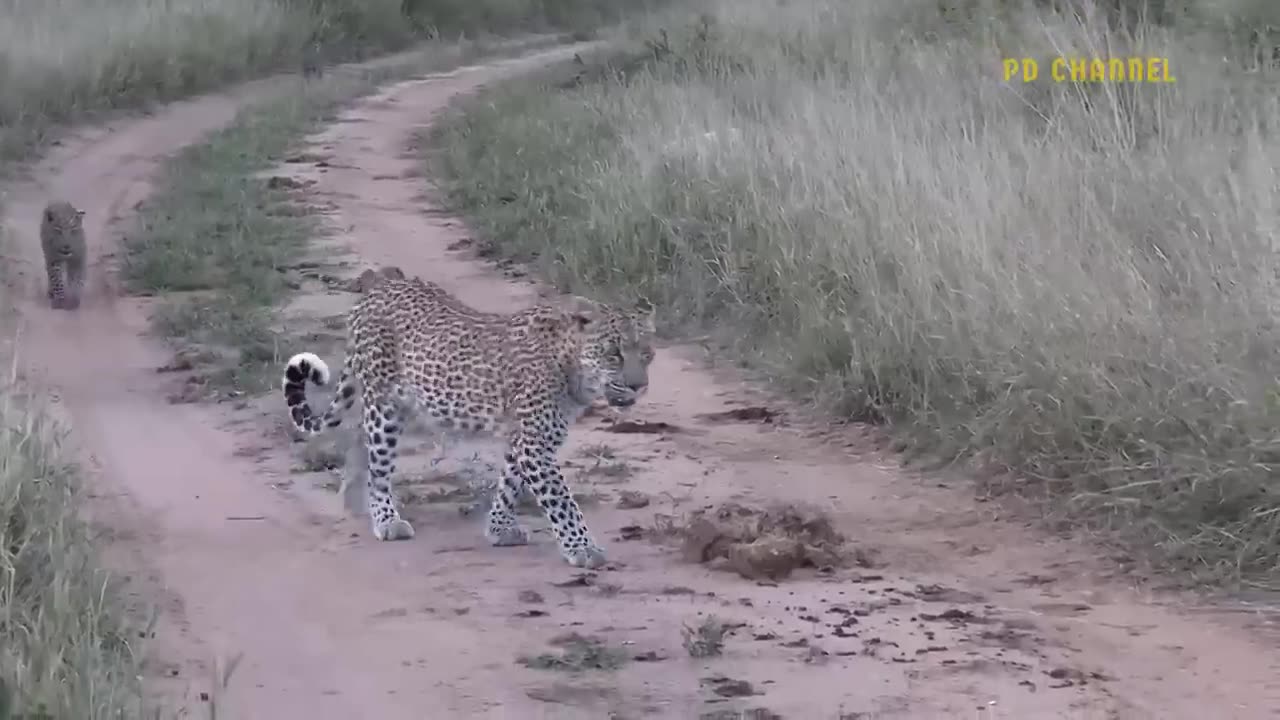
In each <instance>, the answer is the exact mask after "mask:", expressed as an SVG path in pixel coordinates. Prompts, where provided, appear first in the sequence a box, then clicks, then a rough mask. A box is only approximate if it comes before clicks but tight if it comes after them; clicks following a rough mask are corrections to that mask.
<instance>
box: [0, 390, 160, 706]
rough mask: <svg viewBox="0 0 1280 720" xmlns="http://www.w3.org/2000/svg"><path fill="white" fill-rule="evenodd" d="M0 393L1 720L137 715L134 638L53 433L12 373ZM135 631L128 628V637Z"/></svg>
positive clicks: (73, 477) (73, 474)
mask: <svg viewBox="0 0 1280 720" xmlns="http://www.w3.org/2000/svg"><path fill="white" fill-rule="evenodd" d="M4 380H5V385H4V388H3V392H0V718H5V719H6V720H7V719H8V718H23V719H24V720H53V718H85V719H86V720H98V719H99V718H102V719H104V720H105V719H106V718H135V717H142V712H143V711H142V705H141V695H140V688H139V683H138V669H139V666H138V662H137V658H136V657H135V654H134V650H133V647H132V646H131V643H132V642H134V640H133V638H137V637H139V635H138V634H137V633H136V632H135V633H130V632H128V631H127V629H126V625H125V624H124V622H123V621H122V617H123V616H122V613H121V608H120V607H119V606H118V605H117V604H116V597H117V596H116V594H115V592H114V588H112V587H111V586H110V585H109V583H110V579H109V578H108V576H107V575H106V574H105V573H103V572H101V571H100V570H99V569H98V565H97V558H96V557H95V553H94V552H93V551H92V549H91V548H92V543H91V540H90V537H89V531H88V528H87V526H86V525H85V523H84V522H83V521H82V520H81V518H79V517H78V516H77V515H76V510H77V508H78V507H79V497H80V494H81V491H80V487H79V482H78V476H77V474H76V470H75V468H74V467H72V466H70V465H67V464H66V463H65V462H64V461H63V460H62V459H61V458H60V456H59V452H58V448H57V434H58V432H59V430H58V428H56V427H55V426H54V425H53V424H52V423H51V422H50V420H49V417H48V416H47V415H46V414H44V413H43V412H42V411H41V408H40V407H39V405H38V401H36V400H35V399H33V398H30V397H27V396H23V395H21V394H20V393H19V392H18V390H17V387H16V386H15V384H14V381H15V374H14V373H13V372H8V373H6V376H5V378H4ZM136 629H137V628H135V630H136Z"/></svg>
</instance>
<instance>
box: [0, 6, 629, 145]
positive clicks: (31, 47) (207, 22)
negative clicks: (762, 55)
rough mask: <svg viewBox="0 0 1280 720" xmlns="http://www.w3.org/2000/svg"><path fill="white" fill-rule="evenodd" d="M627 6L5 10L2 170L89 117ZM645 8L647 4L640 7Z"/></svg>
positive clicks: (581, 22)
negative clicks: (309, 64)
mask: <svg viewBox="0 0 1280 720" xmlns="http://www.w3.org/2000/svg"><path fill="white" fill-rule="evenodd" d="M635 4H636V3H635V2H627V0H39V2H32V1H31V0H0V166H2V165H3V164H4V163H6V162H12V161H13V160H15V159H18V158H21V157H25V156H27V155H28V154H29V153H31V152H34V151H35V150H38V149H39V148H40V147H41V145H42V143H43V142H45V141H47V140H48V139H50V138H51V137H52V135H53V134H54V133H56V131H57V129H58V127H59V126H60V125H62V124H64V123H67V122H70V121H79V120H83V119H84V118H85V117H86V116H87V115H88V114H90V113H95V112H100V111H106V110H115V109H122V108H132V107H136V106H139V105H143V104H145V103H148V102H153V101H159V100H167V99H173V98H178V97H182V96H186V95H191V94H193V93H197V92H201V91H204V90H209V89H212V88H215V87H219V86H222V85H225V84H227V83H230V82H234V81H237V80H243V79H247V78H250V77H255V76H259V75H263V74H266V73H268V72H271V71H276V70H297V69H298V68H299V67H300V65H301V62H302V58H303V53H304V52H307V51H308V48H309V47H312V46H313V45H314V46H316V47H318V48H319V51H320V55H321V57H322V58H324V59H325V60H326V61H333V62H336V61H345V60H356V59H362V58H366V57H371V56H373V55H377V54H380V53H386V52H389V51H393V50H399V49H403V48H407V47H409V46H410V45H412V44H413V43H415V42H420V41H422V40H426V39H430V38H439V39H447V40H456V39H458V38H459V37H461V36H465V37H468V38H471V39H475V38H476V37H477V36H481V35H485V34H493V35H510V34H515V33H520V32H538V33H547V32H571V33H577V34H578V35H580V36H584V35H586V34H589V33H590V32H592V31H593V30H594V28H596V27H599V26H600V25H601V24H604V23H609V22H613V21H615V20H616V19H617V18H618V17H619V15H620V12H621V11H623V10H628V11H630V10H632V9H634V8H632V7H630V6H632V5H635ZM645 5H646V2H640V3H639V6H640V7H644V6H645Z"/></svg>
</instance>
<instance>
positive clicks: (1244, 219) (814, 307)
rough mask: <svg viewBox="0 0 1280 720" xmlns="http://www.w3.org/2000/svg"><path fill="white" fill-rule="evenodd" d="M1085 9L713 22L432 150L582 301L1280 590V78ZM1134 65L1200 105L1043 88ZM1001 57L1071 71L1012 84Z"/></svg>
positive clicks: (1222, 50)
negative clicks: (695, 339)
mask: <svg viewBox="0 0 1280 720" xmlns="http://www.w3.org/2000/svg"><path fill="white" fill-rule="evenodd" d="M958 4H959V5H966V6H968V13H967V14H964V15H963V16H959V17H958V16H957V15H956V14H955V13H953V12H951V11H949V10H947V9H946V8H943V9H941V10H940V9H939V8H940V6H946V5H958ZM1068 4H1069V3H1059V5H1068ZM1070 4H1072V5H1074V7H1076V8H1084V9H1085V10H1084V11H1082V12H1071V13H1068V12H1065V11H1064V12H1056V11H1053V10H1051V9H1046V8H1044V7H1039V6H1030V5H1027V6H1025V7H1023V6H1021V4H1018V3H999V5H1004V6H1005V7H1003V8H998V7H997V5H998V4H997V3H993V2H976V1H975V2H969V3H938V2H936V1H929V0H902V1H900V2H894V3H856V2H844V1H842V0H721V1H718V2H717V1H713V2H709V3H707V4H706V14H705V15H704V16H703V17H702V18H701V19H692V18H688V17H677V16H673V15H667V16H665V17H664V18H661V19H660V22H658V21H655V24H654V25H651V26H650V27H649V28H648V29H647V30H645V36H646V37H647V38H648V45H649V50H648V52H649V53H650V54H651V56H652V57H654V58H657V59H656V60H651V61H650V62H649V63H648V64H647V65H646V66H645V67H644V69H641V70H637V71H633V72H630V73H627V74H618V73H613V74H610V73H603V74H602V75H603V77H604V78H605V79H603V80H599V81H596V82H587V83H586V84H585V85H582V86H581V87H577V88H574V89H556V88H557V87H560V88H563V87H565V84H563V83H560V84H559V85H558V86H556V85H547V86H544V87H529V86H528V85H527V84H526V85H525V86H524V87H520V88H506V89H503V90H499V91H497V92H495V93H492V94H490V95H489V96H487V97H485V98H483V99H482V100H480V101H477V102H474V103H471V104H469V105H467V106H466V107H464V108H463V112H462V113H461V114H459V115H458V116H457V117H455V118H454V119H453V120H452V121H451V122H449V123H446V124H445V125H444V126H443V127H444V129H443V130H442V131H441V133H440V134H439V135H437V137H436V138H435V140H436V142H435V143H434V145H435V146H436V147H437V148H438V152H437V154H436V161H437V162H438V167H440V168H441V169H443V170H444V172H445V173H446V174H447V175H448V176H450V177H451V178H452V182H451V183H450V184H449V187H448V190H449V193H450V195H451V197H452V198H453V199H454V200H455V201H456V202H457V203H458V204H459V205H460V206H461V207H463V208H464V209H467V210H470V211H471V212H472V213H473V214H474V215H476V217H477V221H478V222H479V223H480V225H481V226H482V228H483V229H484V230H486V231H487V234H488V236H489V237H491V238H492V239H493V240H494V241H495V242H496V243H497V244H498V245H499V247H501V248H503V249H505V250H506V251H507V252H509V253H513V254H517V255H521V256H525V257H531V258H537V259H538V261H539V262H540V263H541V265H542V267H543V269H544V270H545V271H546V272H547V273H548V274H549V275H550V276H551V277H552V278H554V279H555V280H556V281H557V282H559V283H560V284H561V285H563V286H568V287H572V288H574V289H575V290H584V289H591V288H595V289H602V290H605V291H607V292H610V293H614V294H626V293H634V292H643V293H644V294H646V295H648V296H649V297H651V298H656V299H660V300H661V301H662V304H663V306H664V308H665V309H666V310H667V312H668V313H669V315H668V318H669V319H670V321H671V322H672V324H673V326H676V327H678V326H686V327H687V326H702V327H703V328H715V329H719V330H720V331H721V335H722V337H723V339H724V340H725V342H726V344H727V345H728V346H729V347H731V348H732V349H733V350H735V351H736V352H737V354H738V356H739V357H741V358H745V359H747V360H749V361H750V362H751V363H752V364H753V365H754V366H755V367H756V368H759V369H763V370H765V371H767V372H768V373H769V374H770V375H771V376H772V377H774V378H775V379H777V380H779V381H781V382H783V383H785V384H786V385H788V386H789V387H790V388H791V389H793V390H795V391H799V392H802V393H804V394H805V395H806V396H807V397H809V398H811V399H812V400H813V401H815V402H817V403H820V404H821V405H823V406H824V407H826V408H827V409H829V410H831V411H834V412H836V413H840V414H842V415H845V416H849V417H854V418H863V419H872V420H883V421H890V422H892V423H893V424H894V426H895V430H896V431H897V433H898V436H899V438H900V439H901V441H902V443H903V445H905V446H907V447H909V448H912V449H914V450H916V451H919V452H922V453H928V454H930V455H932V456H934V457H941V458H943V459H944V460H949V459H961V458H970V459H971V458H975V457H977V458H980V459H982V460H983V461H985V462H986V463H987V467H994V468H996V469H1000V468H1010V469H1012V470H1013V471H1014V472H1012V473H995V474H994V475H995V476H996V477H1000V478H1004V479H1001V480H989V481H988V482H987V485H988V486H989V487H993V488H994V489H1002V490H1016V491H1018V492H1022V493H1024V494H1027V495H1029V496H1032V497H1036V498H1041V499H1045V500H1052V501H1053V502H1050V503H1048V504H1047V505H1046V507H1047V508H1049V509H1051V510H1053V511H1054V512H1055V513H1056V514H1057V516H1058V517H1059V518H1061V519H1063V520H1067V521H1069V522H1072V523H1076V524H1078V525H1081V526H1083V527H1087V528H1093V529H1099V528H1102V529H1109V530H1112V531H1114V533H1115V534H1114V535H1111V536H1110V537H1112V538H1114V539H1117V540H1120V541H1123V542H1127V543H1129V545H1130V547H1131V548H1134V549H1136V550H1139V551H1141V552H1142V553H1143V554H1144V555H1146V556H1148V557H1152V558H1154V559H1156V560H1157V561H1160V562H1163V563H1166V564H1167V565H1169V566H1173V567H1177V568H1181V569H1183V570H1186V571H1189V572H1191V573H1192V574H1193V575H1194V576H1195V577H1196V578H1198V579H1201V580H1235V579H1239V578H1242V577H1248V578H1252V579H1254V580H1258V578H1260V577H1261V578H1267V577H1269V578H1271V579H1276V578H1277V576H1280V485H1278V484H1277V480H1276V477H1277V471H1278V469H1277V467H1278V466H1277V464H1278V463H1280V385H1278V384H1277V378H1280V356H1278V355H1277V351H1276V348H1277V345H1278V341H1280V325H1277V323H1276V322H1275V320H1274V315H1275V312H1276V309H1277V305H1278V303H1277V301H1278V300H1280V283H1278V277H1280V276H1278V274H1277V273H1278V271H1280V256H1278V255H1277V246H1276V240H1275V236H1276V232H1277V229H1280V201H1277V199H1276V198H1277V194H1276V191H1277V177H1278V176H1277V169H1280V139H1278V138H1277V137H1276V134H1277V131H1276V127H1277V126H1276V118H1280V98H1278V97H1277V94H1276V93H1275V91H1274V74H1273V73H1268V72H1267V71H1265V70H1262V71H1259V70H1258V68H1257V67H1256V65H1253V63H1254V60H1255V56H1256V52H1255V51H1256V50H1257V48H1256V42H1254V41H1256V38H1257V36H1256V35H1249V34H1245V36H1246V37H1248V38H1252V40H1251V41H1250V42H1253V43H1254V44H1253V45H1250V43H1246V42H1240V43H1238V44H1237V42H1236V39H1237V38H1240V37H1242V35H1241V34H1240V32H1239V30H1240V25H1239V24H1235V25H1232V24H1228V23H1223V22H1221V16H1217V17H1216V18H1215V16H1213V15H1212V14H1211V13H1209V12H1208V11H1207V10H1203V9H1202V10H1201V11H1198V12H1192V11H1191V10H1195V8H1192V9H1191V10H1185V9H1184V11H1183V12H1182V14H1181V15H1179V16H1177V17H1176V18H1174V20H1175V23H1174V25H1172V26H1165V25H1161V26H1156V25H1153V24H1150V23H1149V22H1148V21H1138V22H1131V23H1129V24H1114V23H1110V22H1108V21H1107V18H1106V17H1105V16H1104V14H1103V13H1102V12H1101V11H1092V10H1090V6H1089V3H1087V2H1076V3H1070ZM1219 5H1221V3H1220V4H1219ZM1008 6H1014V7H1012V8H1010V7H1008ZM1258 8H1259V10H1258V11H1259V12H1274V8H1272V6H1269V5H1259V6H1258ZM1138 16H1140V17H1145V16H1141V14H1138ZM1277 24H1280V23H1277ZM657 25H661V27H662V28H663V29H665V30H666V31H668V32H666V33H665V37H664V35H663V34H662V33H659V32H657V30H658V27H657ZM1131 53H1132V54H1141V55H1156V56H1168V57H1169V58H1170V62H1171V67H1172V71H1173V75H1174V77H1175V78H1176V80H1177V82H1176V83H1175V84H1168V85H1157V84H1146V85H1115V84H1112V85H1103V84H1075V83H1070V82H1067V83H1053V82H1050V81H1048V80H1047V77H1046V76H1047V75H1048V58H1050V57H1052V56H1055V55H1082V56H1097V55H1104V56H1105V55H1109V54H1110V55H1125V54H1131ZM1005 56H1032V57H1039V58H1041V59H1042V61H1043V69H1042V79H1041V81H1038V82H1036V83H1031V84H1022V83H1020V82H1014V83H1006V82H1003V80H1002V77H1001V75H1000V72H1001V59H1002V57H1005Z"/></svg>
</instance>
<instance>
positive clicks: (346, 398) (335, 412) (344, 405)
mask: <svg viewBox="0 0 1280 720" xmlns="http://www.w3.org/2000/svg"><path fill="white" fill-rule="evenodd" d="M307 382H310V383H311V384H313V385H320V386H323V385H327V384H328V383H329V366H328V365H326V364H325V362H324V361H323V360H321V359H320V357H319V356H317V355H316V354H315V353H309V352H303V353H298V354H297V355H294V356H293V357H291V358H289V362H288V363H287V364H286V365H285V368H284V382H283V386H284V402H285V405H286V406H288V408H289V419H290V420H291V421H292V422H293V427H294V429H296V430H297V431H298V432H299V433H301V434H303V435H316V434H319V433H321V432H323V431H325V430H327V429H329V428H335V427H338V426H339V425H341V424H342V415H343V413H345V412H346V411H347V410H349V409H351V406H352V405H353V404H354V403H355V396H356V388H355V383H353V382H352V378H351V358H350V355H348V356H347V362H346V363H344V364H343V366H342V375H341V376H339V378H338V387H337V388H336V390H335V392H334V395H333V400H331V401H330V402H329V407H328V408H327V409H326V410H325V411H324V414H323V415H316V414H315V413H314V412H313V411H312V410H311V405H310V403H308V402H307Z"/></svg>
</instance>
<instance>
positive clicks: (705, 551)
mask: <svg viewBox="0 0 1280 720" xmlns="http://www.w3.org/2000/svg"><path fill="white" fill-rule="evenodd" d="M656 525H657V531H658V534H659V535H660V536H665V537H674V538H679V540H680V543H681V550H682V552H683V555H684V559H685V560H686V561H687V562H695V563H707V564H710V565H713V566H716V567H720V568H722V569H726V570H732V571H734V572H736V573H738V574H739V575H741V576H742V577H744V578H747V579H749V580H762V579H768V580H781V579H784V578H786V577H788V576H790V575H791V573H792V572H793V571H795V570H796V569H797V568H804V567H814V568H835V567H840V566H842V565H844V564H845V561H846V558H847V555H846V553H845V542H846V541H845V538H844V536H842V535H841V534H840V533H838V532H836V531H835V529H834V528H833V527H832V525H831V521H830V520H829V519H828V518H827V517H826V516H825V515H824V514H822V513H821V512H818V511H815V510H808V509H804V508H800V507H798V506H795V505H778V506H774V507H772V508H769V509H759V508H751V507H747V506H745V505H741V504H739V503H734V502H728V503H724V504H722V505H720V506H719V507H716V508H713V509H709V510H698V511H695V512H693V513H691V514H690V515H689V516H688V517H687V518H686V519H685V520H684V521H683V522H681V521H678V520H677V519H675V518H673V517H670V516H665V515H660V516H658V517H657V518H656Z"/></svg>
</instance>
